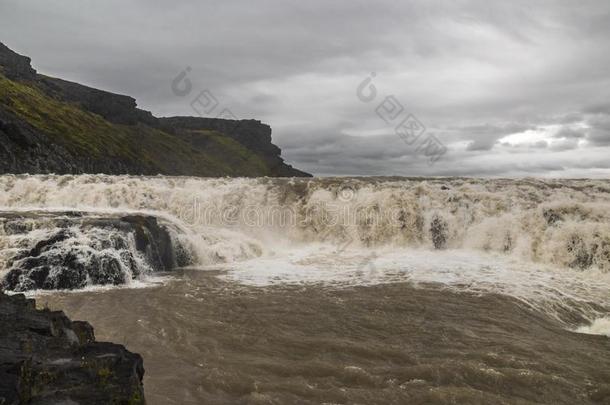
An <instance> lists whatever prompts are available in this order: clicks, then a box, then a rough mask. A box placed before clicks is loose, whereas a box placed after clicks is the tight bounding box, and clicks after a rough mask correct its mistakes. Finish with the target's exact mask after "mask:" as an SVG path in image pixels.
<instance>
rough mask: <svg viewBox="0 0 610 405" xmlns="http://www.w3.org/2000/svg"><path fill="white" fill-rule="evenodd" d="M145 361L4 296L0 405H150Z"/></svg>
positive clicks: (82, 326)
mask: <svg viewBox="0 0 610 405" xmlns="http://www.w3.org/2000/svg"><path fill="white" fill-rule="evenodd" d="M143 376H144V367H143V362H142V357H141V356H140V355H138V354H135V353H131V352H129V351H128V350H127V349H125V347H123V346H121V345H117V344H113V343H101V342H96V341H95V337H94V334H93V328H92V327H91V325H89V324H88V323H86V322H78V321H75V322H73V321H70V319H68V318H67V317H66V316H65V315H64V314H63V312H57V311H49V310H47V309H45V310H37V309H36V308H35V302H34V300H30V299H26V298H25V297H24V296H23V295H14V296H7V295H5V294H3V293H1V292H0V404H2V405H13V404H15V405H16V404H26V403H27V404H82V405H92V404H125V405H128V404H129V405H136V404H144V403H145V400H144V390H143V386H142V378H143Z"/></svg>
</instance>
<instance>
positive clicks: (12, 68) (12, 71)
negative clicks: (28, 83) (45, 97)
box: [0, 42, 36, 80]
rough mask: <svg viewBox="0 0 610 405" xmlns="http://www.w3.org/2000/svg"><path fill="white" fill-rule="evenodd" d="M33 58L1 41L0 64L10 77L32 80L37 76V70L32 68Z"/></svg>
mask: <svg viewBox="0 0 610 405" xmlns="http://www.w3.org/2000/svg"><path fill="white" fill-rule="evenodd" d="M31 61H32V60H31V59H30V58H28V57H27V56H23V55H19V54H18V53H16V52H14V51H12V50H11V49H9V48H8V47H7V46H6V45H4V44H3V43H2V42H0V66H2V67H3V69H4V74H5V75H6V77H8V78H9V79H24V80H32V79H33V78H35V77H36V70H34V68H32V65H31Z"/></svg>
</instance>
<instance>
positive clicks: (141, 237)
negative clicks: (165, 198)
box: [0, 212, 190, 291]
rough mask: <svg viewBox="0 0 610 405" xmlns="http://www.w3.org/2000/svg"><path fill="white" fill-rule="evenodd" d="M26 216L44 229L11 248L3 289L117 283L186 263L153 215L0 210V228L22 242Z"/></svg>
mask: <svg viewBox="0 0 610 405" xmlns="http://www.w3.org/2000/svg"><path fill="white" fill-rule="evenodd" d="M32 220H34V221H38V222H37V226H36V230H38V231H40V230H45V229H46V230H47V231H46V233H45V236H44V237H42V238H41V239H33V240H32V241H31V242H30V243H29V245H27V246H25V247H21V248H19V249H17V251H16V253H15V254H14V255H13V256H12V257H11V259H10V260H9V261H8V269H9V271H8V273H7V274H6V276H5V277H4V278H3V280H2V281H1V282H0V286H2V287H3V288H4V289H6V290H11V291H27V290H32V289H45V290H56V289H76V288H83V287H85V286H87V285H107V284H114V285H119V284H124V283H126V282H128V281H129V278H131V279H135V278H137V277H138V276H140V274H142V273H143V272H146V271H154V272H166V271H171V270H173V269H174V268H175V267H177V266H184V265H188V264H190V262H189V261H188V258H187V257H184V255H183V256H178V257H177V254H176V252H183V251H184V250H185V248H183V247H181V246H180V245H179V244H178V243H177V242H174V241H173V240H172V237H171V235H170V233H169V231H168V229H167V228H166V227H165V226H163V225H161V224H159V223H158V221H157V219H156V218H155V217H151V216H138V215H132V216H125V217H104V218H102V217H90V216H88V215H87V214H86V213H80V212H68V213H52V214H51V213H44V214H43V213H40V214H35V213H29V214H22V213H12V214H11V213H0V226H1V227H2V228H3V230H4V232H5V233H6V234H11V235H23V236H25V237H26V238H24V240H27V239H28V235H29V232H31V231H32V230H33V229H31V228H29V227H28V225H27V224H29V225H30V226H31V224H32ZM75 229H78V231H76V230H75ZM76 232H78V233H76ZM130 235H132V236H133V242H131V246H130V239H129V238H130ZM134 244H135V246H133V245H134ZM138 259H139V260H138ZM142 261H143V263H142Z"/></svg>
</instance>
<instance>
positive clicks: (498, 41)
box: [0, 0, 610, 177]
mask: <svg viewBox="0 0 610 405" xmlns="http://www.w3.org/2000/svg"><path fill="white" fill-rule="evenodd" d="M0 41H2V42H4V43H5V44H6V45H7V46H9V47H10V48H12V49H14V50H15V51H17V52H19V53H22V54H25V55H28V56H30V57H32V59H33V65H34V67H35V68H36V69H37V70H38V71H39V72H41V73H44V74H47V75H51V76H57V77H61V78H64V79H67V80H73V81H77V82H80V83H83V84H87V85H91V86H94V87H98V88H102V89H106V90H109V91H113V92H118V93H122V94H129V95H131V96H134V97H135V98H136V99H137V100H138V105H139V106H140V107H141V108H144V109H147V110H150V111H152V112H153V113H154V114H155V115H158V116H165V115H194V114H195V112H194V111H193V109H192V107H191V102H192V101H193V99H194V98H195V97H196V96H197V95H198V94H200V93H201V91H203V90H205V89H207V90H209V91H210V93H211V94H213V95H214V97H215V98H216V99H217V100H218V102H219V107H218V108H217V109H215V110H214V111H213V112H212V113H210V114H209V115H211V116H214V115H216V114H217V113H219V112H220V110H221V109H224V108H228V109H229V110H230V111H231V112H232V113H233V114H234V115H235V116H237V117H239V118H256V119H260V120H262V121H263V122H266V123H268V124H270V125H271V126H272V127H273V139H274V142H275V143H276V144H278V145H279V146H280V147H281V148H282V149H283V155H284V157H285V158H286V160H287V161H288V162H289V163H291V164H293V165H295V166H296V167H298V168H300V169H303V170H306V171H309V172H311V173H314V174H318V175H469V176H477V175H478V176H523V175H531V176H555V177H583V176H585V177H608V176H609V175H610V158H609V157H610V154H609V152H610V1H608V0H599V1H573V0H565V1H561V0H558V1H532V0H523V1H520V0H516V1H515V0H511V1H510V2H508V1H495V2H492V1H489V0H472V1H459V0H457V1H456V0H450V1H431V0H417V1H404V0H402V1H389V0H382V1H359V0H333V1H328V0H325V1H321V0H308V1H286V0H283V1H280V0H278V1H265V0H256V1H253V0H243V1H202V0H183V1H179V2H176V1H169V0H165V1H162V0H131V1H125V0H105V1H103V2H102V1H94V0H55V1H48V0H0ZM186 67H190V72H189V73H188V79H189V80H190V81H191V83H192V91H191V92H190V93H189V94H187V95H185V96H179V95H176V94H174V92H172V86H171V83H172V80H173V79H174V78H175V77H176V76H177V75H178V74H179V73H180V72H181V71H183V70H184V69H185V68H186ZM372 73H373V74H374V78H373V79H372V81H371V82H370V83H369V82H367V83H365V85H363V86H361V87H362V88H361V91H360V93H359V94H360V95H361V96H360V97H358V96H357V92H358V88H359V85H360V84H361V83H362V82H363V81H364V80H366V79H367V78H370V77H371V74H372ZM182 83H184V82H182ZM373 88H374V90H375V94H372V93H371V91H372V89H373ZM363 92H364V93H366V97H362V94H363ZM372 95H376V97H375V98H374V99H373V100H371V101H368V102H364V101H362V100H363V99H367V100H368V98H367V97H369V96H371V97H372ZM388 96H394V98H393V100H394V104H393V105H394V107H395V109H394V110H393V111H394V112H399V111H400V108H399V107H397V104H396V102H398V103H400V105H402V107H403V108H404V109H403V110H402V112H401V114H397V116H396V117H395V118H394V114H391V111H389V110H391V108H389V104H388V101H387V100H386V97H388ZM371 97H369V98H371ZM384 100H386V101H385V103H384V104H383V106H382V111H386V115H384V117H385V118H386V120H385V121H384V119H382V118H381V117H380V116H379V115H378V114H377V112H376V109H377V108H378V106H379V105H380V104H381V103H383V102H384ZM384 107H385V109H384ZM409 114H412V115H413V116H414V117H416V118H417V120H418V121H419V122H420V123H422V124H423V125H424V126H425V128H426V131H425V133H423V134H422V135H421V136H420V137H418V138H417V141H416V142H413V143H411V144H407V143H406V142H404V141H403V139H401V138H400V137H399V136H398V135H397V134H396V131H395V128H396V126H397V125H398V124H400V122H401V121H402V119H403V117H406V116H408V115H409ZM407 122H411V121H407ZM430 136H434V137H436V139H438V140H439V141H440V142H441V143H442V144H443V145H445V146H446V148H447V152H446V153H445V154H444V155H443V156H442V157H441V158H440V159H439V160H438V161H436V162H435V163H434V164H432V165H431V164H430V162H429V160H430V159H429V157H427V156H426V155H425V150H426V149H425V148H423V147H422V145H425V143H422V142H426V141H427V140H430V139H433V138H430Z"/></svg>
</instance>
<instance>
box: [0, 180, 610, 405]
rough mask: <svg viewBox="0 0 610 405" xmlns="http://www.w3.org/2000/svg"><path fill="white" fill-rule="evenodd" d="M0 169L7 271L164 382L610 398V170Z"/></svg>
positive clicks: (485, 397)
mask: <svg viewBox="0 0 610 405" xmlns="http://www.w3.org/2000/svg"><path fill="white" fill-rule="evenodd" d="M0 190H2V193H1V194H0V219H1V220H2V227H0V269H2V270H0V275H1V276H2V277H3V278H4V279H5V280H9V279H10V280H12V284H11V285H12V286H13V288H14V289H15V290H18V291H25V292H26V293H27V294H29V295H32V296H34V297H36V298H37V299H38V302H39V305H45V304H46V305H48V306H50V307H51V308H56V309H62V310H64V311H65V312H66V313H67V314H68V315H69V316H70V317H72V318H73V319H84V320H87V321H89V322H91V323H92V325H93V326H94V327H95V328H96V334H97V337H98V339H100V340H111V341H114V342H117V343H122V344H125V345H126V346H127V347H128V348H129V349H130V350H132V351H135V352H138V353H140V354H142V355H143V357H144V361H145V368H146V376H145V382H144V383H145V391H146V395H147V399H148V402H149V403H151V404H310V403H311V404H363V405H365V404H367V405H368V404H411V403H414V404H417V403H422V404H424V403H446V404H453V403H469V404H470V403H475V404H476V403H480V404H489V403H498V404H502V403H506V404H521V403H522V404H530V403H531V404H533V403H549V404H560V403H565V404H574V403H583V404H586V403H591V404H595V403H601V404H604V403H610V339H609V338H608V336H609V335H610V181H602V180H595V181H593V180H547V181H542V180H533V179H526V180H479V179H457V178H456V179H406V178H347V179H295V180H289V179H198V178H169V177H151V178H144V177H127V176H124V177H112V176H100V175H81V176H1V177H0ZM125 216H130V217H129V218H136V217H135V216H147V217H153V218H155V220H156V221H158V223H159V224H160V226H162V227H163V228H164V229H165V230H166V231H167V232H168V234H169V235H170V236H171V240H172V246H173V247H174V250H175V251H176V252H175V253H176V254H175V257H174V261H175V262H176V263H182V264H183V265H184V264H186V265H187V267H182V268H179V269H176V270H172V271H164V272H161V271H159V269H158V267H159V266H155V264H154V263H152V262H150V261H151V260H150V257H153V256H154V255H153V256H151V254H150V252H149V250H150V249H149V248H148V247H147V248H146V249H143V248H142V247H141V246H140V247H138V245H139V242H138V240H139V239H138V238H139V237H138V235H133V232H132V231H131V228H129V227H126V226H125V224H124V222H121V225H120V226H118V225H116V223H117V221H118V219H117V218H121V217H125ZM130 221H132V222H134V221H135V220H133V219H131V220H130ZM108 224H112V226H111V225H108ZM137 232H139V231H137ZM137 232H136V233H137ZM58 235H59V236H58ZM140 239H141V238H140ZM108 241H111V242H108ZM147 249H148V250H147ZM28 255H29V256H28ZM30 256H35V257H30ZM62 256H69V257H70V260H69V263H68V262H66V261H61V260H60V259H58V258H61V257H62ZM154 257H156V256H154ZM79 269H80V270H82V271H86V274H85V275H83V276H82V277H80V276H79V277H80V278H78V277H77V278H78V282H79V283H80V284H78V285H79V288H78V289H77V290H75V291H65V290H60V291H58V290H55V289H53V286H55V287H57V286H62V285H64V286H65V285H66V284H65V283H66V282H69V281H70V280H72V278H70V277H75V276H74V274H75V272H78V271H79ZM96 272H103V276H99V275H98V274H97V273H96ZM108 274H110V275H111V276H112V277H110V276H108ZM117 275H118V276H117ZM66 277H67V278H66ZM58 280H59V281H58ZM66 280H67V281H66ZM62 283H63V284H62ZM41 288H44V289H41Z"/></svg>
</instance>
